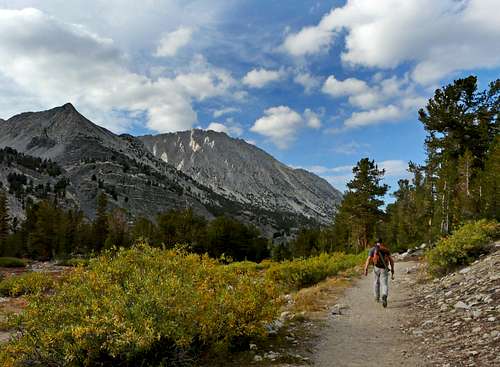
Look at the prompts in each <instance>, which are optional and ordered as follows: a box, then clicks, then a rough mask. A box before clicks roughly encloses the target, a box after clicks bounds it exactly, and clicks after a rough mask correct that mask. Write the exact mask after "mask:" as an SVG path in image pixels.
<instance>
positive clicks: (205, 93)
mask: <svg viewBox="0 0 500 367" xmlns="http://www.w3.org/2000/svg"><path fill="white" fill-rule="evenodd" d="M175 82H176V83H177V84H178V85H180V86H182V87H183V88H184V89H185V91H186V93H187V94H188V95H189V96H192V97H194V98H196V99H198V100H200V101H201V100H204V99H206V98H210V97H215V96H220V95H223V94H225V93H226V92H227V90H228V89H229V88H231V87H232V86H234V85H235V81H234V80H233V78H232V77H231V76H230V75H229V74H228V73H227V72H225V71H221V70H217V69H214V70H209V71H204V72H201V73H197V72H196V73H186V74H179V75H177V76H176V77H175Z"/></svg>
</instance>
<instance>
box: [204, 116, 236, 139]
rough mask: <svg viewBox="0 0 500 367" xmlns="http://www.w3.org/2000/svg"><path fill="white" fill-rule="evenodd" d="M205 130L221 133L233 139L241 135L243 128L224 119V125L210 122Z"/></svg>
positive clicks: (230, 120)
mask: <svg viewBox="0 0 500 367" xmlns="http://www.w3.org/2000/svg"><path fill="white" fill-rule="evenodd" d="M207 130H213V131H217V132H221V133H226V134H227V135H231V136H233V137H239V136H241V135H242V134H243V128H242V127H241V126H240V125H239V124H236V123H235V122H234V121H233V120H232V119H226V122H225V123H220V122H215V121H214V122H211V123H210V124H209V125H208V127H207Z"/></svg>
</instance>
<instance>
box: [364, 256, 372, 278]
mask: <svg viewBox="0 0 500 367" xmlns="http://www.w3.org/2000/svg"><path fill="white" fill-rule="evenodd" d="M370 259H371V257H370V256H368V257H367V258H366V261H365V275H368V265H370Z"/></svg>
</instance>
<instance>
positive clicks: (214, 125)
mask: <svg viewBox="0 0 500 367" xmlns="http://www.w3.org/2000/svg"><path fill="white" fill-rule="evenodd" d="M207 130H212V131H217V132H219V133H226V134H228V135H229V129H228V128H227V126H226V125H224V124H221V123H219V122H211V123H210V125H208V127H207Z"/></svg>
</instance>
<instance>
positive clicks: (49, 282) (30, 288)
mask: <svg viewBox="0 0 500 367" xmlns="http://www.w3.org/2000/svg"><path fill="white" fill-rule="evenodd" d="M54 283H55V282H54V279H53V278H52V277H51V276H50V275H48V274H44V273H35V272H29V273H24V274H21V275H14V276H11V277H8V278H5V279H4V280H2V281H1V282H0V294H1V295H2V296H10V297H18V296H21V295H23V294H37V293H42V292H45V291H47V290H48V289H50V288H53V287H54Z"/></svg>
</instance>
